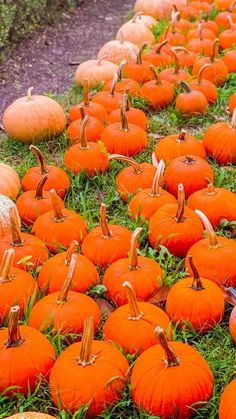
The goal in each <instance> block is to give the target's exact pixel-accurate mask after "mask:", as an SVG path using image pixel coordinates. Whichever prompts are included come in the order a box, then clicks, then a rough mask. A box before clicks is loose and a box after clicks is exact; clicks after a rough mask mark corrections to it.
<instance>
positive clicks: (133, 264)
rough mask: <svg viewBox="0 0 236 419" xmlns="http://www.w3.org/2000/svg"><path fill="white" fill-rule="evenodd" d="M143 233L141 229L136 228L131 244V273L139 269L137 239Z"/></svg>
mask: <svg viewBox="0 0 236 419" xmlns="http://www.w3.org/2000/svg"><path fill="white" fill-rule="evenodd" d="M141 231H142V228H141V227H138V228H136V230H135V231H134V232H133V234H132V237H131V244H130V265H129V270H130V271H136V270H137V269H138V254H137V238H138V236H139V235H140V233H141Z"/></svg>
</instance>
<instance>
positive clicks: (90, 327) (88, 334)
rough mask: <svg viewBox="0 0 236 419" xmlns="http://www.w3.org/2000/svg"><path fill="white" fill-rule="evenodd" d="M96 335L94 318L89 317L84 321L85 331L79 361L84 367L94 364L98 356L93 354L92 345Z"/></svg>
mask: <svg viewBox="0 0 236 419" xmlns="http://www.w3.org/2000/svg"><path fill="white" fill-rule="evenodd" d="M93 337H94V324H93V318H92V317H89V318H88V319H86V320H85V322H84V332H83V336H82V340H81V347H80V354H79V357H78V358H77V362H78V364H79V365H81V366H82V367H86V366H87V365H93V364H94V363H95V361H96V358H97V356H96V355H93V354H92V345H93Z"/></svg>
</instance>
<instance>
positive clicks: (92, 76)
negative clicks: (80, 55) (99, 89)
mask: <svg viewBox="0 0 236 419" xmlns="http://www.w3.org/2000/svg"><path fill="white" fill-rule="evenodd" d="M105 58H106V56H105V57H104V56H103V57H100V58H99V60H88V61H85V62H83V63H82V64H80V65H79V66H78V67H77V69H76V73H75V81H76V83H77V84H83V82H84V79H87V83H88V87H94V86H97V85H98V84H100V83H104V82H106V81H108V80H112V79H113V77H114V73H115V72H116V71H117V68H118V67H117V65H116V64H114V63H111V62H110V61H108V60H106V59H105Z"/></svg>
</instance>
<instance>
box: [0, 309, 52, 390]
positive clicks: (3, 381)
mask: <svg viewBox="0 0 236 419" xmlns="http://www.w3.org/2000/svg"><path fill="white" fill-rule="evenodd" d="M19 316H20V307H19V306H14V307H12V308H11V310H10V315H9V320H8V329H7V328H5V329H2V330H0V392H1V393H4V394H5V395H6V396H12V395H13V394H14V393H21V394H23V395H24V396H25V397H26V396H27V395H28V392H29V390H30V391H31V392H33V391H34V390H35V388H36V387H37V384H38V381H39V376H41V377H42V379H44V380H45V379H47V377H48V374H49V371H50V369H51V368H52V366H53V364H54V362H55V357H56V356H55V351H54V349H53V346H52V345H51V343H50V342H49V341H48V340H47V338H46V337H45V336H44V335H43V334H42V333H40V332H39V331H38V330H36V329H34V328H33V327H30V326H19V324H18V322H19Z"/></svg>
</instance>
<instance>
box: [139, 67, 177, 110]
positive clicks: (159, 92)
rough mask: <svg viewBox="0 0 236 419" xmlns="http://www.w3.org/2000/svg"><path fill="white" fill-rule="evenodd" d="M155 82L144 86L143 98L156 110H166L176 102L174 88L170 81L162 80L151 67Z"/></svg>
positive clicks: (142, 89) (141, 94) (141, 92)
mask: <svg viewBox="0 0 236 419" xmlns="http://www.w3.org/2000/svg"><path fill="white" fill-rule="evenodd" d="M149 67H150V70H151V71H152V73H153V76H154V80H151V81H148V82H146V83H144V84H143V86H142V87H141V89H140V96H141V98H143V99H145V100H146V101H147V102H148V105H149V106H151V107H152V108H154V109H162V108H166V107H167V106H168V105H170V104H171V103H172V102H173V101H174V87H173V85H172V84H171V83H170V82H169V81H165V80H160V79H159V76H158V74H157V72H156V70H155V68H154V67H153V66H152V65H150V66H149Z"/></svg>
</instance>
